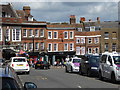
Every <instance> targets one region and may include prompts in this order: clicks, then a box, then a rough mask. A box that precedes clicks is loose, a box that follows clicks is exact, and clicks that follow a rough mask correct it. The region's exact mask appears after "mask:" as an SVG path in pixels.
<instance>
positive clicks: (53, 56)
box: [47, 51, 75, 65]
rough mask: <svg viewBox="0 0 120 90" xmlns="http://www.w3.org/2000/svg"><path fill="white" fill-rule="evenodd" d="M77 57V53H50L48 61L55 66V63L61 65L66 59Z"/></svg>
mask: <svg viewBox="0 0 120 90" xmlns="http://www.w3.org/2000/svg"><path fill="white" fill-rule="evenodd" d="M74 55H75V51H70V52H48V53H47V56H48V60H49V61H50V64H51V65H53V64H54V62H55V61H56V62H58V63H61V62H62V61H65V58H66V57H69V58H70V57H73V56H74Z"/></svg>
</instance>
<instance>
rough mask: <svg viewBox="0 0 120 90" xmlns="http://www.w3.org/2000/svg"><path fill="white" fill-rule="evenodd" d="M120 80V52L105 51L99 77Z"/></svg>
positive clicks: (101, 60) (114, 80)
mask: <svg viewBox="0 0 120 90" xmlns="http://www.w3.org/2000/svg"><path fill="white" fill-rule="evenodd" d="M103 78H107V79H110V80H111V81H112V82H116V81H120V53H117V52H115V53H103V54H102V56H101V59H100V64H99V79H101V80H102V79H103Z"/></svg>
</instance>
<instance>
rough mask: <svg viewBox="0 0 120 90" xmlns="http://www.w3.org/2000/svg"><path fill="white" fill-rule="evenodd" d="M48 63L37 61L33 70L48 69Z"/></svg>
mask: <svg viewBox="0 0 120 90" xmlns="http://www.w3.org/2000/svg"><path fill="white" fill-rule="evenodd" d="M49 66H50V65H49V63H48V62H47V61H37V63H36V64H35V69H38V68H40V69H50V67H49Z"/></svg>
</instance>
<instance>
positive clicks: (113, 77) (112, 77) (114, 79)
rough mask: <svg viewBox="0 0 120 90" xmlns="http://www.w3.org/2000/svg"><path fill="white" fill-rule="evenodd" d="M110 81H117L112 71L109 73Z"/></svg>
mask: <svg viewBox="0 0 120 90" xmlns="http://www.w3.org/2000/svg"><path fill="white" fill-rule="evenodd" d="M111 81H112V83H116V82H117V81H116V78H115V74H114V73H112V74H111Z"/></svg>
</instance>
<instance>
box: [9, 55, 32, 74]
mask: <svg viewBox="0 0 120 90" xmlns="http://www.w3.org/2000/svg"><path fill="white" fill-rule="evenodd" d="M10 60H11V62H10V66H11V67H12V68H13V69H14V70H15V72H26V73H27V74H29V72H30V67H29V64H28V62H27V58H26V57H12V58H11V59H10Z"/></svg>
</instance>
